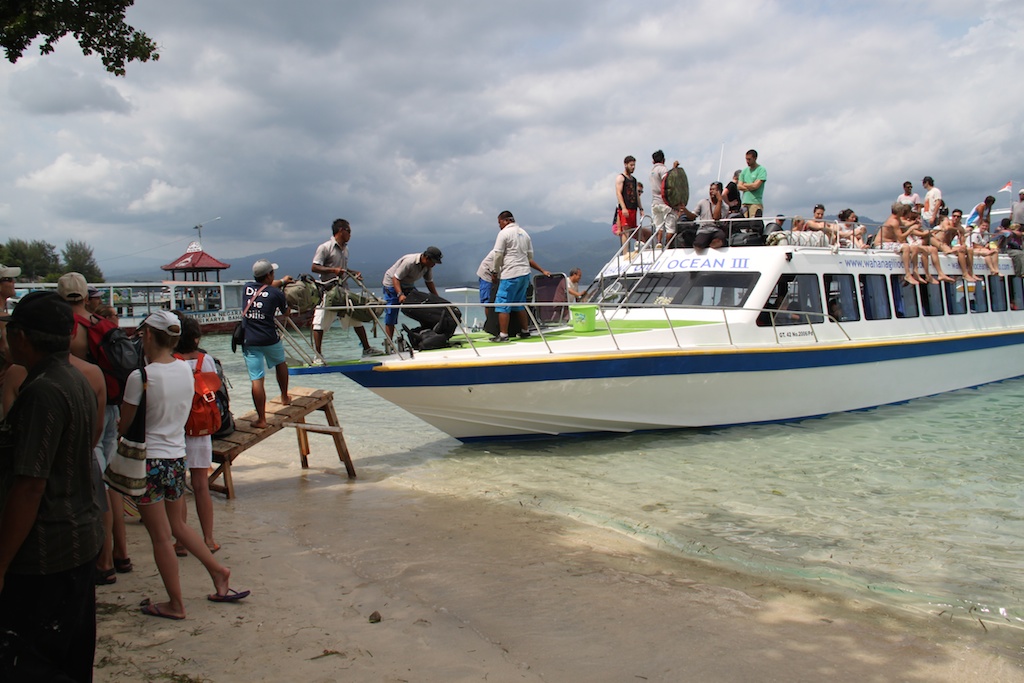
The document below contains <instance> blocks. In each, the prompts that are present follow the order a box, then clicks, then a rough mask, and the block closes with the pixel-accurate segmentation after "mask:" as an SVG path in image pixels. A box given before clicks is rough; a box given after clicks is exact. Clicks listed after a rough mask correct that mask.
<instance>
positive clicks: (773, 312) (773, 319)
mask: <svg viewBox="0 0 1024 683" xmlns="http://www.w3.org/2000/svg"><path fill="white" fill-rule="evenodd" d="M470 305H471V306H473V307H479V308H483V309H488V308H491V309H493V308H496V307H498V306H502V305H504V304H495V303H487V304H481V303H473V304H470ZM522 305H523V307H524V309H525V310H526V314H527V316H528V318H529V320H530V323H531V328H530V329H531V332H532V333H535V334H537V336H538V337H540V340H541V342H542V343H543V344H544V346H545V348H546V349H547V352H548V353H555V350H554V349H553V348H552V346H551V343H552V341H554V339H553V338H552V337H553V335H552V333H553V332H556V331H558V332H563V331H565V329H566V328H568V327H571V326H570V325H565V324H560V325H545V324H542V323H541V322H540V317H539V316H538V315H537V313H536V311H537V309H541V308H561V307H566V306H573V305H576V304H573V303H569V302H564V301H554V302H527V303H524V304H522ZM583 305H591V306H595V307H596V308H597V311H596V313H597V314H599V315H600V316H601V320H602V322H603V323H604V329H605V331H607V333H608V337H609V339H610V341H611V342H612V345H613V346H614V348H615V350H617V351H621V350H622V346H621V345H620V343H619V341H620V340H619V335H618V334H616V332H615V326H614V325H613V324H612V321H613V319H614V318H615V317H616V316H617V315H620V314H622V313H623V312H624V311H628V310H634V309H640V310H659V311H661V313H662V315H664V318H665V322H666V323H667V325H666V327H667V328H668V330H669V332H670V334H671V335H672V339H673V343H674V346H675V347H676V348H680V349H681V348H683V340H682V339H680V337H679V334H678V331H677V327H678V325H676V324H675V323H678V322H680V321H681V319H680V317H679V315H678V314H679V312H681V311H683V312H685V311H690V312H693V313H700V315H699V319H700V322H706V323H715V322H718V316H719V315H720V316H721V323H722V325H723V329H724V333H725V339H724V343H726V344H727V345H729V346H735V345H736V337H735V335H734V333H733V325H734V324H736V320H735V317H736V316H738V315H743V318H744V320H743V324H744V325H751V324H754V319H755V318H757V317H760V316H761V315H762V314H766V315H765V317H766V318H767V320H768V321H769V322H770V326H771V328H772V332H773V334H772V336H773V338H774V340H775V344H777V345H782V344H783V335H781V334H780V333H779V332H780V329H779V328H785V329H786V330H793V329H807V330H809V331H810V337H811V338H812V339H813V341H814V343H821V342H822V339H821V338H820V337H819V334H818V329H817V328H816V327H815V325H816V324H818V323H821V322H825V321H828V322H831V323H834V324H835V329H837V330H838V331H839V332H840V333H841V334H842V336H843V338H844V339H845V341H852V338H851V337H850V334H849V333H848V332H847V330H846V329H845V327H844V326H843V324H842V322H840V321H839V320H837V319H836V318H835V317H833V316H832V315H830V314H829V313H826V312H819V311H800V310H785V311H780V310H779V309H777V308H750V307H738V306H691V305H682V304H641V303H626V304H622V303H621V302H616V303H615V304H614V305H600V304H586V303H584V304H583ZM378 308H380V306H379V305H374V306H350V307H346V310H349V311H351V310H360V309H368V310H369V311H370V313H371V315H372V316H373V319H374V321H375V323H376V324H378V325H382V321H381V320H380V318H379V316H378V314H377V311H376V310H374V309H378ZM395 308H397V309H398V310H399V311H400V312H405V311H409V310H415V309H431V308H440V309H445V310H447V311H448V313H449V315H451V316H452V317H453V318H454V319H456V320H459V319H461V314H456V310H457V309H459V308H460V306H458V305H456V304H452V303H437V304H400V305H398V306H396V307H395ZM709 313H711V314H712V315H709ZM673 314H676V315H673ZM780 314H783V315H788V316H791V317H792V318H793V319H794V321H793V322H789V323H786V324H785V325H779V324H778V322H777V321H778V316H779V315H780ZM620 332H621V330H620ZM462 341H464V342H465V343H466V344H468V345H469V347H470V348H471V349H472V350H473V352H474V353H475V354H476V355H477V356H481V355H482V354H481V353H480V348H479V347H478V345H477V342H478V341H479V340H474V338H473V336H472V335H471V334H468V333H464V334H463V336H462ZM384 343H385V344H386V345H387V347H388V349H389V351H390V352H391V353H392V354H395V355H398V356H399V357H400V358H403V359H404V358H406V354H405V353H404V352H402V351H401V350H400V349H399V347H398V346H397V345H396V344H395V343H394V341H393V340H391V339H387V338H385V341H384ZM407 355H408V357H412V353H411V352H409V353H408V354H407Z"/></svg>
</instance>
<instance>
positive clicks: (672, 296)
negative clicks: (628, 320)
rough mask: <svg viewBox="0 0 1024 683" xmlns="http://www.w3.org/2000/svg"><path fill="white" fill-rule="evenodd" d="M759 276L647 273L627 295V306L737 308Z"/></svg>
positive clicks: (694, 272)
mask: <svg viewBox="0 0 1024 683" xmlns="http://www.w3.org/2000/svg"><path fill="white" fill-rule="evenodd" d="M760 276H761V274H760V273H722V272H706V271H699V272H697V271H690V272H686V273H648V274H647V275H645V276H644V277H643V279H641V280H640V284H638V285H637V287H636V289H634V290H633V292H632V293H631V294H630V295H629V297H628V299H627V303H631V304H659V305H662V306H666V305H669V304H675V305H680V306H722V307H726V308H733V307H740V306H742V305H743V304H745V303H746V301H747V297H748V296H750V291H751V290H752V289H753V288H754V285H755V284H757V280H758V278H759V277H760Z"/></svg>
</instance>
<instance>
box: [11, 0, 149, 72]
mask: <svg viewBox="0 0 1024 683" xmlns="http://www.w3.org/2000/svg"><path fill="white" fill-rule="evenodd" d="M134 3H135V0H4V1H3V2H0V45H2V46H3V48H4V51H5V53H6V56H7V59H8V60H9V61H10V62H11V63H12V64H13V63H14V62H17V61H18V60H19V59H20V58H21V56H22V55H23V54H24V52H25V50H26V49H27V48H28V46H29V45H30V44H31V43H32V41H33V40H35V39H36V38H38V37H39V36H42V37H43V38H44V40H43V44H42V45H40V47H39V52H40V54H44V55H46V54H49V53H51V52H53V46H54V44H55V43H56V42H57V41H58V40H60V39H61V38H63V37H64V36H66V35H67V34H69V33H70V34H72V35H73V36H74V37H75V40H77V41H78V44H79V46H80V47H81V48H82V53H83V54H86V55H91V54H92V53H93V52H95V53H96V54H98V55H99V57H100V61H102V62H103V66H104V67H105V68H106V70H107V71H109V72H110V73H112V74H116V75H118V76H124V74H125V65H126V64H127V63H128V62H131V61H140V62H148V61H149V60H150V59H152V60H154V61H156V60H158V59H160V55H159V53H158V52H157V46H156V43H154V42H153V41H152V40H150V38H149V36H147V35H146V34H145V33H143V32H141V31H137V30H136V29H135V28H133V27H132V26H129V25H128V24H126V23H125V13H126V12H127V11H128V8H129V7H131V6H132V5H133V4H134Z"/></svg>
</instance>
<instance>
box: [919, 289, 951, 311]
mask: <svg viewBox="0 0 1024 683" xmlns="http://www.w3.org/2000/svg"><path fill="white" fill-rule="evenodd" d="M918 289H919V290H920V292H921V312H922V313H924V314H925V315H928V316H936V315H943V314H944V313H945V312H946V309H945V308H943V306H942V287H941V286H940V285H939V284H938V283H935V284H933V285H928V284H925V285H921V286H920V287H919V288H918Z"/></svg>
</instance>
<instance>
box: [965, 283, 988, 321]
mask: <svg viewBox="0 0 1024 683" xmlns="http://www.w3.org/2000/svg"><path fill="white" fill-rule="evenodd" d="M967 299H968V301H969V303H970V305H971V313H987V312H988V287H987V286H986V285H985V278H981V279H980V280H978V281H977V282H975V283H974V287H973V288H972V287H968V288H967Z"/></svg>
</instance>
